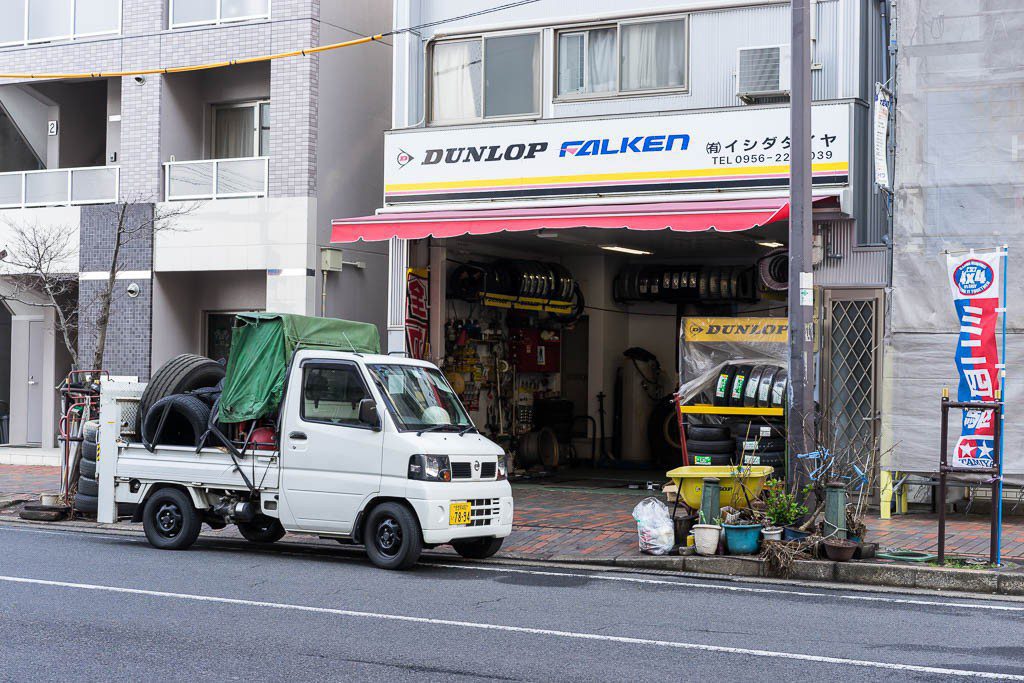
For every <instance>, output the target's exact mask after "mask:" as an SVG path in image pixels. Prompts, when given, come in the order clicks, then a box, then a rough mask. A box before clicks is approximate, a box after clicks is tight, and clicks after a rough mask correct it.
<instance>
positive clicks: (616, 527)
mask: <svg viewBox="0 0 1024 683" xmlns="http://www.w3.org/2000/svg"><path fill="white" fill-rule="evenodd" d="M58 473H59V469H58V468H56V467H33V466H26V465H0V499H3V498H8V499H9V498H11V497H33V498H37V497H38V495H39V494H40V493H47V492H49V493H52V492H56V490H57V477H58ZM514 489H515V501H516V516H515V527H514V529H513V532H512V536H510V537H509V538H508V539H507V540H506V541H505V545H504V547H503V548H502V550H501V553H500V555H499V556H505V557H509V558H515V559H533V560H556V559H557V560H567V559H575V560H576V561H579V560H586V559H593V560H598V559H601V560H609V559H614V558H617V557H621V556H627V557H629V556H639V553H638V551H637V540H636V524H635V522H634V521H633V518H632V516H631V514H630V513H631V512H632V510H633V506H635V505H636V504H637V503H638V502H639V501H640V500H642V499H643V498H645V497H646V496H647V495H648V493H649V492H647V491H624V490H621V489H618V490H614V491H612V490H607V489H603V490H593V489H573V488H565V487H555V486H544V485H538V484H515V485H514ZM4 513H5V514H9V515H10V514H15V511H14V510H13V509H9V510H7V511H4ZM868 526H869V530H868V535H867V538H868V540H870V541H872V542H875V543H878V545H879V548H880V549H900V550H920V551H924V552H934V551H935V549H936V547H937V540H936V539H937V533H936V532H937V527H938V525H937V521H936V517H935V515H931V514H909V515H902V516H898V517H894V518H893V519H889V520H881V519H877V518H875V519H872V520H871V521H870V522H869V525H868ZM989 528H990V527H989V519H988V517H987V516H984V515H971V516H970V517H967V518H965V517H964V516H963V515H951V516H950V517H948V518H947V522H946V552H947V553H949V554H950V555H974V556H978V557H987V556H988V547H989V546H988V544H989V537H988V534H989ZM1003 557H1004V558H1005V559H1007V560H1016V561H1021V562H1024V517H1011V518H1008V519H1005V520H1004V524H1003Z"/></svg>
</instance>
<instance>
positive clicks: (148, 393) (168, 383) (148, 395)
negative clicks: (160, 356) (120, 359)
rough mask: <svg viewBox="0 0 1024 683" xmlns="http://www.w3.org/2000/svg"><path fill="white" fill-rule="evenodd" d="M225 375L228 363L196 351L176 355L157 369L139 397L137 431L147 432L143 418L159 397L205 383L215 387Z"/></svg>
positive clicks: (179, 392) (190, 389)
mask: <svg viewBox="0 0 1024 683" xmlns="http://www.w3.org/2000/svg"><path fill="white" fill-rule="evenodd" d="M222 379H224V366H223V365H221V364H220V363H218V362H217V361H215V360H210V359H209V358H206V357H204V356H197V355H195V354H193V353H183V354H182V355H180V356H175V357H174V358H172V359H170V360H169V361H167V362H166V363H164V364H163V365H161V366H160V369H159V370H157V371H156V372H155V373H153V376H152V377H151V378H150V380H149V384H147V385H146V390H145V391H143V392H142V398H140V399H139V410H138V414H137V416H136V422H135V432H136V433H137V434H142V433H143V422H144V421H145V418H146V416H147V415H149V411H150V409H151V408H152V407H153V406H154V404H156V402H157V401H159V400H161V399H163V398H166V397H168V396H173V395H174V394H182V393H185V392H186V391H192V390H193V389H199V388H202V387H212V386H215V385H216V384H217V382H219V381H221V380H222Z"/></svg>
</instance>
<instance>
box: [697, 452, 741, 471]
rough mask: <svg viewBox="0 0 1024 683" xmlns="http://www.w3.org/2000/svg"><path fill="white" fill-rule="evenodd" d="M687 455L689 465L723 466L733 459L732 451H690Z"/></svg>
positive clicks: (730, 462)
mask: <svg viewBox="0 0 1024 683" xmlns="http://www.w3.org/2000/svg"><path fill="white" fill-rule="evenodd" d="M689 455H690V464H691V465H708V466H711V467H723V466H725V465H731V464H732V460H733V455H732V453H694V452H692V451H691V452H690V453H689Z"/></svg>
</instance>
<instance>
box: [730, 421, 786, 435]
mask: <svg viewBox="0 0 1024 683" xmlns="http://www.w3.org/2000/svg"><path fill="white" fill-rule="evenodd" d="M765 428H767V430H768V432H769V433H768V434H764V433H763V431H764V430H765ZM733 434H734V435H735V436H736V438H740V437H743V438H749V439H764V438H768V437H771V438H776V439H783V438H785V436H786V430H785V428H784V427H783V426H782V425H779V424H777V423H773V422H748V423H746V424H740V425H737V426H736V427H734V428H733Z"/></svg>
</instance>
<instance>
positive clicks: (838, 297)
mask: <svg viewBox="0 0 1024 683" xmlns="http://www.w3.org/2000/svg"><path fill="white" fill-rule="evenodd" d="M824 294H825V296H824V301H823V309H822V313H823V319H822V323H823V327H824V330H823V331H824V334H823V339H824V342H825V343H824V346H823V348H822V356H821V358H822V364H821V365H822V382H821V389H822V392H821V407H822V412H823V413H824V418H825V419H824V421H823V422H824V425H825V429H827V430H828V432H829V434H828V435H827V436H825V440H826V443H830V444H834V447H836V448H837V450H843V451H846V452H848V453H858V452H860V453H863V452H864V450H865V449H872V450H875V451H876V452H877V448H878V429H879V422H880V419H879V418H880V415H879V405H880V401H879V395H878V394H879V386H880V382H879V375H880V373H881V339H882V315H883V302H884V294H883V293H882V292H881V291H879V290H873V289H827V290H825V292H824ZM858 459H860V458H858ZM876 474H877V473H876ZM875 481H877V477H876V478H875Z"/></svg>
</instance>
